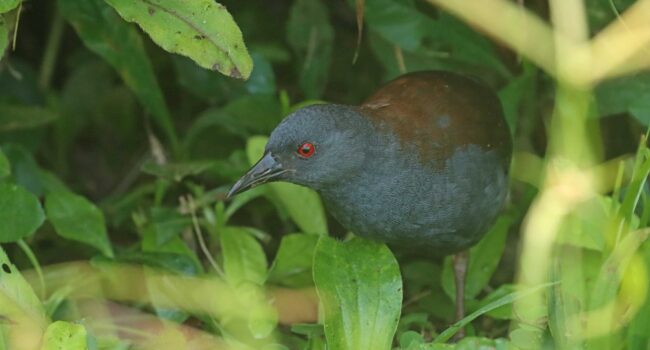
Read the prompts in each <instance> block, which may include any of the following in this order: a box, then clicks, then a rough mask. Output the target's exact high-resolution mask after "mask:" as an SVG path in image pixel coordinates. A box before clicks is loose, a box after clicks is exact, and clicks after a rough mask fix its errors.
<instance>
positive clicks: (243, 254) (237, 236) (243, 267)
mask: <svg viewBox="0 0 650 350" xmlns="http://www.w3.org/2000/svg"><path fill="white" fill-rule="evenodd" d="M220 238H221V248H222V251H223V268H224V270H225V272H226V277H227V278H228V281H229V282H230V283H231V284H233V285H238V284H240V283H242V282H253V283H255V284H258V285H262V284H264V280H265V279H266V268H267V262H266V256H265V255H264V251H263V250H262V246H261V245H260V244H259V243H258V242H257V241H256V240H255V238H253V236H251V234H250V233H249V232H248V230H246V229H245V228H241V227H232V226H226V227H224V229H223V230H222V231H221V237H220Z"/></svg>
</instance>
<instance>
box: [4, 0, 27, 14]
mask: <svg viewBox="0 0 650 350" xmlns="http://www.w3.org/2000/svg"><path fill="white" fill-rule="evenodd" d="M21 1H22V0H0V14H2V13H5V12H9V11H11V10H13V9H15V8H16V7H18V5H20V2H21Z"/></svg>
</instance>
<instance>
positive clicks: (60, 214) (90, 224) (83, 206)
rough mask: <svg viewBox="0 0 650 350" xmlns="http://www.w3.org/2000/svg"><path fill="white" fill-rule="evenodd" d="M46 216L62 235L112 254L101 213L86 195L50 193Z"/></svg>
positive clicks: (106, 253)
mask: <svg viewBox="0 0 650 350" xmlns="http://www.w3.org/2000/svg"><path fill="white" fill-rule="evenodd" d="M45 210H46V212H47V218H48V220H49V221H50V222H51V223H52V225H53V226H54V229H55V231H56V233H58V234H59V235H60V236H62V237H63V238H67V239H71V240H74V241H78V242H82V243H85V244H88V245H90V246H93V247H95V248H97V249H98V250H99V251H101V252H102V253H103V254H104V255H106V256H109V257H112V256H113V250H112V248H111V243H110V242H109V240H108V235H107V233H106V224H105V222H104V214H103V213H102V212H101V211H100V210H99V209H97V207H96V206H95V205H94V204H93V203H91V202H90V201H88V200H87V199H86V198H84V197H81V196H78V195H76V194H74V193H71V192H52V193H50V194H48V195H47V197H46V198H45Z"/></svg>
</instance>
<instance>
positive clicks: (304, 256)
mask: <svg viewBox="0 0 650 350" xmlns="http://www.w3.org/2000/svg"><path fill="white" fill-rule="evenodd" d="M317 242H318V236H315V235H306V234H301V233H298V234H291V235H286V236H284V237H282V241H281V242H280V248H278V253H277V255H276V256H275V261H274V262H273V266H271V271H270V272H269V281H270V282H273V283H275V284H279V285H285V286H289V287H295V288H299V287H306V286H310V285H313V284H314V282H313V277H312V264H313V260H314V249H315V248H316V243H317Z"/></svg>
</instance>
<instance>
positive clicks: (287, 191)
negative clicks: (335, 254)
mask: <svg viewBox="0 0 650 350" xmlns="http://www.w3.org/2000/svg"><path fill="white" fill-rule="evenodd" d="M267 141H268V138H266V137H264V136H255V137H251V138H250V139H248V142H247V143H246V154H247V155H248V161H249V162H250V164H251V165H252V164H255V163H256V162H257V160H258V159H259V158H261V157H262V155H263V154H264V147H265V145H266V142H267ZM268 186H269V187H270V189H271V191H272V193H273V195H275V196H277V198H278V200H279V201H280V202H281V203H282V205H283V206H284V207H285V209H286V210H287V212H288V213H289V216H290V217H291V219H292V220H293V221H294V222H295V223H296V225H298V227H299V228H300V230H301V231H303V232H305V233H314V234H327V219H326V217H325V210H324V209H323V204H322V202H321V200H320V197H319V196H318V194H317V193H316V192H314V191H313V190H310V189H308V188H306V187H302V186H298V185H294V184H291V183H286V182H278V183H271V184H269V185H268Z"/></svg>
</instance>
